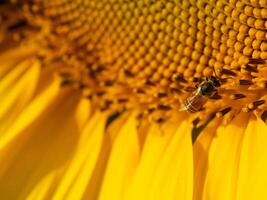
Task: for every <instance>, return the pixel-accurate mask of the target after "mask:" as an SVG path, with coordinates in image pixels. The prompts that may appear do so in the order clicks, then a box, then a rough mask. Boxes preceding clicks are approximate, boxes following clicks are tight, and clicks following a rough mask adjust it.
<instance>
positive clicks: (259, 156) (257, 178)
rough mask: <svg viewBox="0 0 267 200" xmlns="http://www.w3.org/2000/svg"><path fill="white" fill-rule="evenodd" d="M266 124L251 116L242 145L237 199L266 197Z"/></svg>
mask: <svg viewBox="0 0 267 200" xmlns="http://www.w3.org/2000/svg"><path fill="white" fill-rule="evenodd" d="M266 169H267V125H266V124H264V123H263V122H262V120H261V119H257V120H256V119H255V117H253V116H251V118H250V120H249V123H248V126H247V129H246V132H245V135H244V140H243V145H242V150H241V157H240V164H239V178H238V187H237V199H240V200H241V199H242V200H243V199H267V193H266V180H267V172H266Z"/></svg>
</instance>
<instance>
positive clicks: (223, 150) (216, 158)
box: [194, 113, 248, 200]
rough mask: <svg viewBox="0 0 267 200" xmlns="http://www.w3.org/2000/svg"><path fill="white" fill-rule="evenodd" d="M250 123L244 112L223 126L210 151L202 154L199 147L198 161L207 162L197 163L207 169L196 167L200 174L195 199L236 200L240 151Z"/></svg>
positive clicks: (197, 174) (196, 182) (219, 129)
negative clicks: (247, 125)
mask: <svg viewBox="0 0 267 200" xmlns="http://www.w3.org/2000/svg"><path fill="white" fill-rule="evenodd" d="M247 121H248V115H246V114H244V113H241V114H239V115H238V116H237V117H236V118H235V119H234V120H233V121H232V122H231V123H230V124H228V125H227V126H223V125H221V126H219V127H218V129H217V133H216V136H215V137H214V139H213V140H212V143H211V145H210V146H209V149H208V151H206V148H205V147H204V148H203V149H202V151H201V149H200V146H197V145H195V148H199V150H196V151H195V155H194V156H195V157H196V158H195V160H196V161H197V160H198V159H199V160H204V161H205V162H198V161H197V162H196V164H199V165H205V166H206V167H207V168H206V169H205V167H203V166H196V170H199V171H196V175H195V177H196V178H195V193H194V194H195V199H214V200H215V199H235V197H236V186H237V180H238V167H239V158H240V150H241V146H242V138H243V135H244V132H245V129H246V128H245V127H246V124H247ZM202 134H209V133H205V132H203V133H202ZM201 139H203V138H199V140H201ZM199 140H198V141H199ZM197 153H199V154H197ZM206 162H207V163H206ZM199 174H202V176H201V175H199Z"/></svg>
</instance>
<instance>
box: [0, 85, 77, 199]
mask: <svg viewBox="0 0 267 200" xmlns="http://www.w3.org/2000/svg"><path fill="white" fill-rule="evenodd" d="M48 91H50V92H48ZM48 91H45V92H44V93H45V94H47V95H45V96H46V97H49V96H50V93H51V92H52V94H54V92H53V91H51V89H50V90H48ZM43 95H44V94H41V96H43ZM53 97H54V95H53ZM43 98H44V97H43ZM43 98H41V97H37V99H38V100H40V101H41V100H43V101H41V102H40V101H37V100H34V101H33V103H32V104H33V105H30V106H29V107H30V108H27V109H26V110H25V111H24V112H23V113H22V116H31V117H32V118H31V121H27V120H25V121H24V124H23V120H22V119H20V118H19V119H18V120H21V121H19V122H17V123H18V124H19V125H18V126H15V127H14V128H15V129H11V130H10V131H9V132H7V133H5V134H4V135H3V138H5V136H6V134H7V136H9V134H10V133H16V134H13V135H12V137H9V138H8V139H9V140H8V142H6V143H5V144H4V143H2V146H1V147H4V148H5V149H3V150H2V151H1V152H0V162H1V163H3V165H1V167H0V193H1V197H2V198H3V199H17V198H21V199H25V197H26V196H28V194H29V193H30V192H31V191H32V190H33V188H35V187H36V186H38V183H39V181H42V180H44V177H45V176H48V174H50V173H51V172H52V171H53V170H56V169H58V173H59V174H60V173H62V172H63V171H62V170H60V168H61V167H62V166H63V167H64V165H65V163H66V162H68V161H69V160H70V159H71V158H72V157H73V153H74V151H75V149H76V148H77V142H78V140H79V137H80V131H81V130H80V129H79V127H78V124H77V119H76V118H75V113H76V112H77V107H78V106H79V102H80V98H81V95H80V93H79V92H75V91H73V90H69V89H68V90H61V92H59V93H58V94H57V95H56V96H55V97H54V98H53V102H52V103H51V102H50V101H48V102H50V103H49V104H47V101H45V102H44V100H47V99H45V98H44V99H43ZM50 98H51V96H50ZM36 101H37V102H36ZM38 106H42V107H43V108H42V109H44V108H45V110H43V112H41V113H38V115H36V110H35V109H38ZM34 108H35V109H34ZM25 112H26V113H25ZM39 112H40V110H39ZM17 123H15V124H16V125H17ZM79 123H81V122H79ZM12 128H13V127H12ZM7 136H6V137H7ZM51 176H54V175H51ZM50 181H51V180H50ZM44 182H45V181H44ZM46 184H47V183H46ZM47 187H48V186H47ZM44 189H45V188H44ZM47 189H48V188H47Z"/></svg>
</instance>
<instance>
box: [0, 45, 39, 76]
mask: <svg viewBox="0 0 267 200" xmlns="http://www.w3.org/2000/svg"><path fill="white" fill-rule="evenodd" d="M33 52H34V48H33V46H28V47H27V48H25V47H18V48H14V49H11V50H8V51H5V52H4V53H1V54H0V80H1V79H2V78H3V77H4V76H5V75H6V74H7V73H9V72H10V70H13V69H14V68H15V66H16V65H18V63H20V62H22V60H27V58H28V57H30V56H31V55H32V54H33Z"/></svg>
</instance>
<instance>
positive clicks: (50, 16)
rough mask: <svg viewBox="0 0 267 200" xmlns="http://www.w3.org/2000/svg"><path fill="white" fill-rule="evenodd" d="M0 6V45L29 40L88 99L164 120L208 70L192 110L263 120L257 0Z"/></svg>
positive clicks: (266, 35)
mask: <svg viewBox="0 0 267 200" xmlns="http://www.w3.org/2000/svg"><path fill="white" fill-rule="evenodd" d="M0 6H1V7H0V9H1V11H2V10H3V11H5V12H1V15H0V23H1V29H0V41H1V45H0V50H1V51H3V50H4V49H8V48H11V47H12V46H14V45H18V44H20V45H25V48H27V45H34V46H36V48H37V51H36V55H35V56H36V58H38V59H40V60H41V62H42V63H43V66H44V67H47V66H54V68H55V71H56V73H57V74H58V75H59V76H61V77H62V87H75V88H77V89H79V90H83V92H84V95H85V96H87V97H88V98H89V99H90V100H91V101H92V102H93V103H94V104H95V107H96V108H100V109H101V110H103V111H105V110H110V111H113V112H118V111H119V112H120V111H124V110H126V109H136V110H139V112H140V115H139V116H142V117H147V118H149V119H154V120H155V121H164V120H166V119H167V118H168V117H170V115H171V113H172V112H180V111H179V110H180V108H181V106H182V104H183V102H184V100H185V99H186V98H188V97H189V96H190V95H191V94H192V93H193V92H194V91H195V90H196V88H197V86H198V85H199V84H200V83H201V82H202V81H204V80H205V78H206V77H207V76H210V75H213V76H215V77H217V78H218V80H220V82H221V86H220V87H219V88H218V91H217V95H216V96H214V98H210V99H208V100H207V102H206V103H205V104H204V105H203V108H202V109H201V110H199V112H198V113H197V115H194V116H192V115H191V117H192V119H196V118H199V119H201V120H202V123H205V120H206V119H209V118H210V117H211V116H216V117H218V118H223V119H224V120H225V122H228V121H229V120H231V119H233V118H234V117H235V116H236V115H238V113H240V112H253V113H254V114H255V115H257V116H258V117H259V118H261V119H264V121H266V120H265V119H266V112H267V102H266V101H267V22H266V18H267V4H266V2H265V1H249V0H247V1H242V2H241V1H229V2H226V1H223V0H218V1H215V0H213V1H206V0H191V1H177V0H159V1H155V0H134V1H123V0H110V1H105V0H90V1H89V0H72V1H70V0H56V1H52V0H44V1H38V0H36V1H26V0H25V1H19V2H16V1H12V2H10V3H2V4H1V5H0ZM11 10H12V11H13V10H15V12H14V11H13V12H12V13H11V12H10V11H11ZM188 115H189V116H190V114H188ZM159 119H161V120H159ZM201 120H200V121H201Z"/></svg>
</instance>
